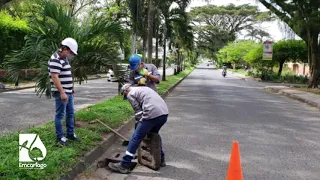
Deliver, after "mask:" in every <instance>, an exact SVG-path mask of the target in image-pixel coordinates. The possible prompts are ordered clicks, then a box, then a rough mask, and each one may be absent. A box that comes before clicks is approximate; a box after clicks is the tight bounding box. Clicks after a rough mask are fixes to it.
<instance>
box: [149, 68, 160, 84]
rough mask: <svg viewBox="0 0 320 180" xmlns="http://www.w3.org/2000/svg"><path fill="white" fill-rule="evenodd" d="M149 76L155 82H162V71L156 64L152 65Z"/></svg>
mask: <svg viewBox="0 0 320 180" xmlns="http://www.w3.org/2000/svg"><path fill="white" fill-rule="evenodd" d="M148 78H149V79H150V80H151V81H153V82H155V83H159V82H160V73H159V72H158V69H157V67H156V66H155V65H152V68H151V74H150V75H149V76H148Z"/></svg>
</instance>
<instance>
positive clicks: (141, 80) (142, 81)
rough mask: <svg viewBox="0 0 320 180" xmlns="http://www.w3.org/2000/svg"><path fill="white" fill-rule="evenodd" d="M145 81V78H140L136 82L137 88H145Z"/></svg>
mask: <svg viewBox="0 0 320 180" xmlns="http://www.w3.org/2000/svg"><path fill="white" fill-rule="evenodd" d="M146 81H147V79H146V78H141V79H140V80H139V82H138V86H145V85H146Z"/></svg>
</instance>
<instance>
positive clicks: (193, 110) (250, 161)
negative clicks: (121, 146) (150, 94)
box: [108, 64, 320, 180]
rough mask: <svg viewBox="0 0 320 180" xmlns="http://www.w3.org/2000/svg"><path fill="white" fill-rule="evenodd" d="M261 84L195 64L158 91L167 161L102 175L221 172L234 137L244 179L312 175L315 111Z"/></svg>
mask: <svg viewBox="0 0 320 180" xmlns="http://www.w3.org/2000/svg"><path fill="white" fill-rule="evenodd" d="M263 86H264V84H261V83H258V82H253V81H244V80H240V79H238V78H236V77H234V76H232V75H231V74H230V73H229V74H228V76H227V77H226V78H223V77H222V76H221V74H220V71H219V70H214V69H207V67H206V66H205V64H203V65H202V66H199V68H198V69H196V70H195V71H194V72H193V73H192V74H191V75H190V76H189V77H188V78H187V79H185V80H184V81H183V82H182V83H181V84H180V85H179V86H178V87H177V88H176V89H175V90H174V91H173V92H172V93H171V94H170V96H169V97H167V98H166V102H167V104H168V106H169V110H170V116H169V121H168V123H167V124H166V125H165V126H164V127H163V129H161V131H160V134H161V135H162V138H163V142H164V151H165V152H166V160H167V167H165V168H161V169H160V171H158V172H155V171H151V170H149V169H147V168H145V167H142V166H139V167H137V168H136V169H135V170H134V171H133V172H132V173H131V174H130V175H129V176H128V177H125V178H124V177H123V176H116V175H114V173H112V174H110V175H108V177H109V179H110V177H112V178H111V179H116V178H114V177H117V178H119V179H122V178H123V179H126V180H149V179H152V180H224V179H225V177H226V173H227V169H228V163H229V158H230V152H231V145H232V142H233V141H238V142H239V144H240V151H241V161H242V169H243V176H244V179H248V180H318V179H319V177H320V171H319V162H320V142H319V137H320V135H319V134H320V111H319V110H317V109H314V108H312V107H309V106H308V105H305V104H303V103H300V102H298V101H295V100H292V99H289V98H286V97H283V96H279V95H276V94H272V93H271V92H267V91H264V90H262V89H261V88H262V87H263Z"/></svg>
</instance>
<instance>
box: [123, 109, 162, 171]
mask: <svg viewBox="0 0 320 180" xmlns="http://www.w3.org/2000/svg"><path fill="white" fill-rule="evenodd" d="M167 119H168V115H162V116H159V117H156V118H154V119H149V120H144V121H140V122H139V123H138V125H137V127H136V129H135V131H134V133H133V135H132V137H131V139H130V142H129V144H128V148H127V151H126V155H125V156H123V158H122V160H121V165H122V166H123V167H128V166H129V165H130V163H131V161H132V159H134V156H135V154H136V151H137V149H138V148H139V145H140V143H141V141H142V140H143V138H144V137H145V136H146V135H147V134H149V133H159V131H160V129H161V127H162V126H163V125H164V124H165V123H166V122H167ZM160 146H161V161H164V152H163V151H162V142H161V145H160Z"/></svg>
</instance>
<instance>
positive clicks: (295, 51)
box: [273, 40, 308, 76]
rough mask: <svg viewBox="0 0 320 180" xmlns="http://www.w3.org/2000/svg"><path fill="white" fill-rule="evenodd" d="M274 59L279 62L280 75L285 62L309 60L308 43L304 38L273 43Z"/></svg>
mask: <svg viewBox="0 0 320 180" xmlns="http://www.w3.org/2000/svg"><path fill="white" fill-rule="evenodd" d="M273 59H274V60H275V61H277V62H279V71H278V76H280V75H281V73H282V69H283V64H284V63H285V62H287V61H291V62H297V61H298V62H303V63H305V62H307V59H308V53H307V47H306V44H305V42H304V41H302V40H282V41H278V42H277V43H275V44H274V45H273Z"/></svg>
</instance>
